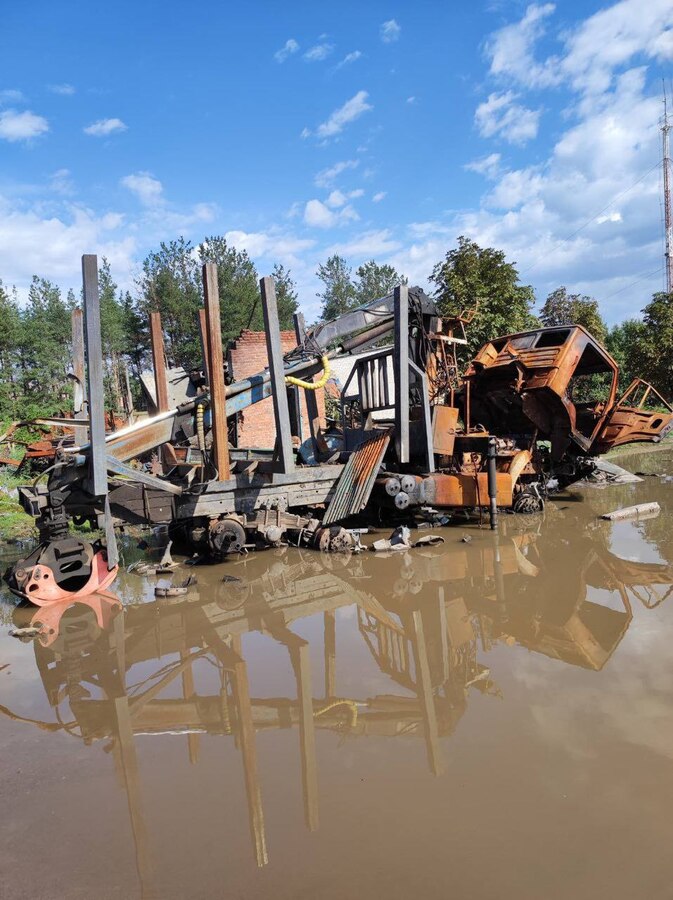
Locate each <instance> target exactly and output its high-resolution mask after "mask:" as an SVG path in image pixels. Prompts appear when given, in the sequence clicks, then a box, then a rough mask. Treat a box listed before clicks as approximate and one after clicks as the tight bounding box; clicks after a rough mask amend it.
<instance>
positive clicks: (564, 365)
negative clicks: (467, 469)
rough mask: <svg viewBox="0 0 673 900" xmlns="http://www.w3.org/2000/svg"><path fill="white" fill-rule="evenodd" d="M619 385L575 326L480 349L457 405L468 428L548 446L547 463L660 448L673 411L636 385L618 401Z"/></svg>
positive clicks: (612, 366) (602, 355) (606, 357)
mask: <svg viewBox="0 0 673 900" xmlns="http://www.w3.org/2000/svg"><path fill="white" fill-rule="evenodd" d="M618 377H619V367H618V365H617V363H616V362H615V360H614V359H613V358H612V357H611V356H610V354H609V353H608V352H607V350H605V348H604V347H602V346H601V344H599V343H598V341H597V340H596V339H595V338H594V337H592V335H591V334H589V332H588V331H586V329H584V328H583V327H582V326H581V325H565V326H558V327H553V328H538V329H536V330H535V331H526V332H522V333H519V334H510V335H506V336H504V337H499V338H496V339H495V340H493V341H490V342H489V343H487V344H485V345H484V346H483V347H482V348H481V349H480V350H479V352H478V353H477V355H476V357H475V358H474V360H473V362H472V364H471V366H470V367H469V369H468V371H467V373H466V375H465V383H466V391H465V395H464V397H465V399H464V402H465V404H466V405H469V420H470V422H471V423H472V424H473V425H475V426H476V425H483V426H484V427H485V428H487V429H488V430H489V431H491V432H492V433H495V434H506V433H510V434H511V433H515V434H518V435H522V436H523V435H526V436H530V437H531V438H534V437H537V438H538V439H546V440H549V441H550V442H551V453H552V458H553V459H554V460H560V459H561V458H562V457H563V456H564V454H565V453H566V452H569V453H574V454H576V455H584V456H593V455H597V454H601V453H606V452H607V451H608V450H610V449H611V448H612V447H615V446H617V445H618V444H625V443H630V442H632V441H659V440H661V439H662V437H664V435H665V434H666V433H668V431H670V429H671V428H672V427H673V407H672V406H671V405H670V404H669V403H667V402H666V401H665V400H664V399H663V397H661V395H660V394H658V393H657V391H656V390H655V389H654V388H653V387H652V386H651V385H649V384H647V383H646V382H644V381H641V380H640V379H636V380H635V381H633V382H632V383H631V385H629V388H628V389H627V391H626V392H625V394H624V395H623V396H622V397H621V398H619V399H617V388H618Z"/></svg>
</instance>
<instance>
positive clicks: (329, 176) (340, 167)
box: [313, 159, 360, 188]
mask: <svg viewBox="0 0 673 900" xmlns="http://www.w3.org/2000/svg"><path fill="white" fill-rule="evenodd" d="M359 165H360V160H358V159H344V160H342V161H341V162H338V163H334V165H333V166H330V167H329V168H327V169H322V170H321V171H320V172H318V174H317V175H316V176H315V178H314V179H313V181H314V184H315V186H316V187H321V188H326V187H329V185H330V184H332V182H333V181H334V179H335V178H337V177H338V176H339V175H341V173H342V172H345V171H346V170H347V169H357V167H358V166H359Z"/></svg>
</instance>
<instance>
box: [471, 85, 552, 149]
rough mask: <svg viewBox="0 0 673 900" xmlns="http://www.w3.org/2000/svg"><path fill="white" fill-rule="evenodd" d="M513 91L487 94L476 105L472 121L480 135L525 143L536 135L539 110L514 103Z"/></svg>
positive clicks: (512, 142) (515, 95)
mask: <svg viewBox="0 0 673 900" xmlns="http://www.w3.org/2000/svg"><path fill="white" fill-rule="evenodd" d="M517 97H518V95H517V94H515V93H514V91H504V92H503V93H497V92H495V93H492V94H489V96H488V99H487V100H484V102H483V103H480V104H479V106H478V107H477V111H476V112H475V114H474V121H475V123H476V125H477V128H478V129H479V133H480V134H481V135H482V137H495V136H499V137H502V138H504V139H505V140H506V141H509V142H510V143H511V144H525V143H526V142H527V141H529V140H531V139H532V138H534V137H536V136H537V131H538V125H539V122H540V110H539V109H538V110H535V109H529V108H528V107H526V106H523V105H522V104H520V103H516V102H515V100H516V99H517Z"/></svg>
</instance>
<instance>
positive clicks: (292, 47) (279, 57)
mask: <svg viewBox="0 0 673 900" xmlns="http://www.w3.org/2000/svg"><path fill="white" fill-rule="evenodd" d="M297 50H299V44H298V43H297V41H295V39H294V38H288V40H286V41H285V43H284V44H283V46H282V47H281V48H280V50H276V52H275V53H274V54H273V58H274V59H275V60H276V62H277V63H284V62H285V60H286V59H287V58H288V56H292V54H293V53H296V52H297Z"/></svg>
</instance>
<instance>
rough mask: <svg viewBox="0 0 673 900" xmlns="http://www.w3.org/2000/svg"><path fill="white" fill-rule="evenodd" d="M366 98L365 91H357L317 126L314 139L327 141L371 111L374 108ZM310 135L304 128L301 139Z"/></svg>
mask: <svg viewBox="0 0 673 900" xmlns="http://www.w3.org/2000/svg"><path fill="white" fill-rule="evenodd" d="M368 97H369V94H368V93H367V91H358V92H357V94H355V96H353V97H351V98H350V100H347V101H346V102H345V103H344V105H343V106H340V107H339V108H338V109H335V110H334V112H333V113H332V114H331V116H330V117H329V118H328V119H326V120H325V121H324V122H323V123H322V124H320V125H318V127H317V128H316V130H315V134H316V137H319V138H322V139H323V140H329V138H333V137H336V135H338V134H340V133H341V132H342V131H343V130H344V128H345V127H346V125H349V124H350V123H351V122H354V121H355V120H356V119H359V118H360V116H361V115H363V114H364V113H366V112H369V110H371V109H373V108H374V107H373V106H372V105H371V104H370V103H367V98H368ZM310 134H311V132H310V131H309V130H308V129H307V128H305V129H304V131H303V132H302V137H308V136H309V135H310Z"/></svg>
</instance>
